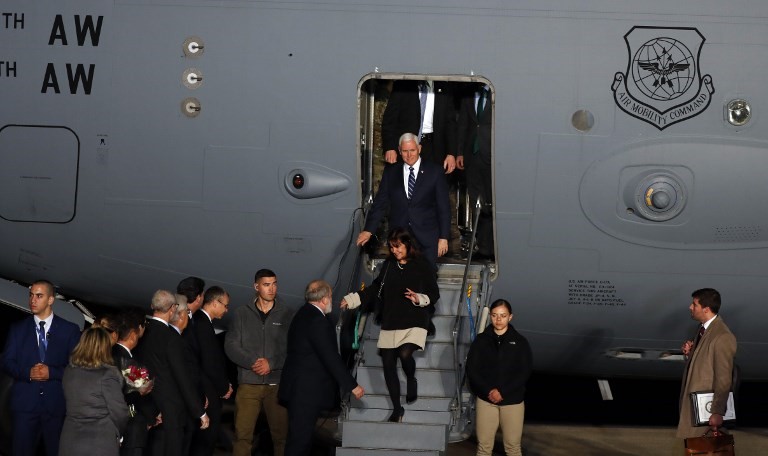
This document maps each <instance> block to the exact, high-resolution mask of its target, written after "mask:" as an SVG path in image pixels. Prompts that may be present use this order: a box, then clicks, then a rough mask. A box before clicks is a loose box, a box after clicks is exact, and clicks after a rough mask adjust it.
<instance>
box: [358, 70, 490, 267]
mask: <svg viewBox="0 0 768 456" xmlns="http://www.w3.org/2000/svg"><path fill="white" fill-rule="evenodd" d="M425 82H428V84H430V87H429V88H427V86H426V85H425ZM494 90H495V89H494V87H493V85H492V84H491V82H490V81H489V80H488V79H486V78H484V77H481V76H471V77H468V76H445V75H423V74H381V73H370V74H367V75H365V76H364V77H363V78H362V79H361V80H360V82H359V84H358V107H359V111H358V128H359V136H358V147H359V149H358V150H359V153H360V176H361V197H362V201H363V206H364V207H369V206H370V203H371V202H372V201H373V198H374V196H375V195H376V192H377V190H378V187H379V184H380V182H381V177H382V174H383V172H384V169H385V167H386V166H391V165H390V163H389V162H388V161H387V152H388V151H391V150H393V149H394V150H395V151H396V150H397V144H398V139H399V137H400V135H401V134H402V133H413V134H415V135H417V137H419V138H420V140H421V142H422V148H423V149H422V154H421V158H422V159H429V160H430V161H433V162H435V163H437V164H438V165H440V166H441V167H443V169H444V170H445V171H446V172H447V173H446V175H445V177H446V181H447V183H448V187H449V195H450V212H451V214H450V215H451V223H450V225H451V227H450V238H449V240H448V252H447V253H446V254H445V255H444V256H442V257H440V258H438V263H449V264H457V263H464V262H466V260H467V256H468V255H469V253H470V249H472V259H471V260H472V262H483V263H493V264H495V261H496V254H497V249H496V245H497V236H496V230H495V212H496V211H495V204H494V202H495V188H496V186H495V175H494V174H495V171H494V166H493V165H494V156H495V141H494V137H495V134H494V133H495V114H494V111H495V109H494V103H495V91H494ZM425 92H426V93H429V96H431V97H434V99H433V101H431V103H432V104H431V105H430V104H429V103H430V102H429V101H427V102H425V103H423V102H422V100H421V98H422V94H425ZM424 97H425V98H426V97H427V95H424ZM422 104H426V106H424V107H422V106H421V105H422ZM478 106H479V107H478ZM419 108H422V109H423V110H424V111H426V112H427V113H428V114H426V116H427V117H428V116H429V113H430V112H431V113H432V116H433V117H432V120H433V122H432V125H431V126H429V127H427V130H429V129H430V128H431V129H432V131H431V132H428V133H424V132H423V131H413V132H410V131H406V130H408V129H415V128H419V129H423V127H426V125H422V124H421V118H424V116H425V115H424V114H423V113H422V114H421V118H418V117H417V118H415V119H414V118H413V117H414V116H413V113H414V112H415V114H416V116H418V115H419V112H418V111H417V110H418V109H419ZM478 109H479V111H478ZM406 125H413V127H412V128H407V127H406ZM401 130H402V131H401ZM430 143H431V144H430ZM428 148H430V149H431V150H430V151H429V152H427V150H428ZM396 159H397V162H399V163H402V159H401V158H400V156H399V153H397V154H396ZM478 200H479V201H478ZM476 209H477V210H476ZM476 215H477V216H479V217H477V220H476V217H475V216H476ZM388 228H389V227H388V223H387V221H386V220H385V221H384V222H383V223H381V224H379V226H378V229H377V231H376V232H375V233H374V235H376V238H374V239H375V240H376V243H375V245H372V246H369V247H368V252H369V254H371V256H373V257H383V256H385V255H386V254H387V248H386V242H385V240H386V233H387V231H388ZM493 269H494V270H495V268H493ZM494 275H495V274H494Z"/></svg>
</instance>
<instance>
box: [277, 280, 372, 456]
mask: <svg viewBox="0 0 768 456" xmlns="http://www.w3.org/2000/svg"><path fill="white" fill-rule="evenodd" d="M304 299H305V300H306V301H307V302H306V304H304V306H303V307H302V308H301V309H299V310H298V311H297V312H296V315H295V316H294V317H293V321H292V322H291V327H290V329H289V330H288V355H287V358H286V360H285V365H284V367H283V376H282V378H281V381H280V390H279V391H278V397H279V398H280V402H281V403H283V404H285V406H286V407H287V408H288V440H287V442H286V445H285V456H307V455H308V454H309V452H310V450H311V447H312V434H313V433H314V429H315V423H316V422H317V418H318V417H319V416H320V412H321V411H322V410H328V409H331V408H333V407H335V406H336V405H337V404H338V402H339V398H338V394H339V387H341V390H342V391H343V392H344V393H348V392H350V391H351V392H352V394H354V395H355V397H356V398H358V399H360V398H361V397H363V393H364V391H363V387H362V386H360V385H358V384H357V382H356V381H355V378H354V377H352V375H351V374H350V373H349V371H348V370H347V367H346V365H345V364H344V361H343V360H342V359H341V356H340V355H339V352H338V351H337V349H336V333H335V331H334V327H333V324H332V323H331V321H330V320H329V319H328V318H327V317H326V315H327V314H329V313H330V312H331V308H332V306H333V296H332V294H331V286H330V285H329V284H328V282H325V281H323V280H314V281H312V282H310V283H309V285H307V288H306V290H305V291H304Z"/></svg>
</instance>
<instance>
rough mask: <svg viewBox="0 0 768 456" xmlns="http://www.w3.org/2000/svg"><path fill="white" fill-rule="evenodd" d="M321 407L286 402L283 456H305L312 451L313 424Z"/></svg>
mask: <svg viewBox="0 0 768 456" xmlns="http://www.w3.org/2000/svg"><path fill="white" fill-rule="evenodd" d="M321 411H322V409H321V408H320V407H317V406H315V405H309V404H302V403H298V404H297V403H295V402H292V403H291V404H288V438H287V439H286V442H285V456H307V455H309V454H310V452H311V451H312V437H313V435H314V433H315V424H316V423H317V418H318V417H319V416H320V412H321Z"/></svg>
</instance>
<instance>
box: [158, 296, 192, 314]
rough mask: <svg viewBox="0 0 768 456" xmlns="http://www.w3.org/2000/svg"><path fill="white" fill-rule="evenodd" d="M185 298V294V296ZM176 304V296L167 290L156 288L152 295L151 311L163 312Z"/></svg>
mask: <svg viewBox="0 0 768 456" xmlns="http://www.w3.org/2000/svg"><path fill="white" fill-rule="evenodd" d="M185 298H186V296H185ZM175 304H176V297H175V296H174V295H173V293H171V292H170V291H168V290H157V291H156V292H155V294H153V295H152V311H153V312H159V313H164V312H168V310H169V309H170V308H171V307H173V306H174V305H175Z"/></svg>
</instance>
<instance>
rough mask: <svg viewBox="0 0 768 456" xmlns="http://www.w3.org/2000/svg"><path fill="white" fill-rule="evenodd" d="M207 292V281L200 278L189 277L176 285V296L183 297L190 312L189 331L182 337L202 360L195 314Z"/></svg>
mask: <svg viewBox="0 0 768 456" xmlns="http://www.w3.org/2000/svg"><path fill="white" fill-rule="evenodd" d="M204 290H205V281H204V280H203V279H201V278H200V277H187V278H186V279H182V281H181V282H179V284H178V285H176V294H179V295H183V296H184V297H185V298H186V301H187V309H188V311H189V326H190V329H189V331H184V332H183V333H182V336H183V337H184V340H186V341H187V343H188V344H189V346H190V347H191V348H192V351H193V352H194V354H195V357H196V358H198V359H199V358H200V346H199V345H198V342H197V334H196V332H195V331H194V326H195V314H196V313H197V311H198V310H200V306H202V305H203V291H204Z"/></svg>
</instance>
